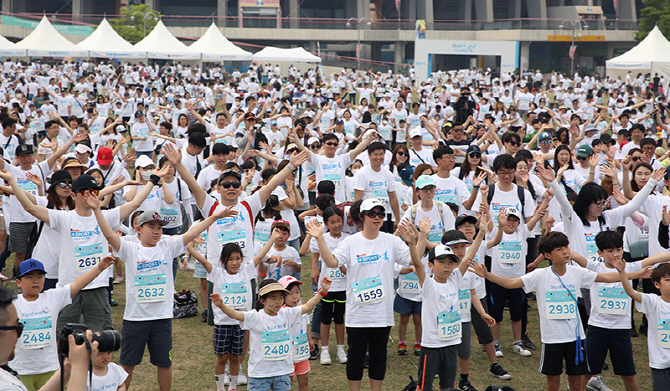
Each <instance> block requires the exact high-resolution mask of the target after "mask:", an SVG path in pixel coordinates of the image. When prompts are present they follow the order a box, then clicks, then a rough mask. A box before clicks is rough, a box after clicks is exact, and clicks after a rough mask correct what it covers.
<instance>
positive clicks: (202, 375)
mask: <svg viewBox="0 0 670 391" xmlns="http://www.w3.org/2000/svg"><path fill="white" fill-rule="evenodd" d="M308 260H309V257H307V258H306V259H305V258H304V259H303V272H302V275H303V276H309V275H310V266H311V262H309V261H308ZM8 264H9V270H11V263H10V262H8ZM192 273H193V272H191V271H185V270H179V272H178V274H177V283H176V288H177V289H178V290H181V289H191V290H194V291H195V292H197V293H198V294H199V282H198V279H195V278H193V274H192ZM304 279H305V280H307V279H309V277H306V278H304ZM7 285H8V286H9V287H11V288H12V289H16V284H14V283H10V284H7ZM310 285H311V284H310ZM124 288H125V287H124V285H123V284H121V285H115V286H114V297H115V298H116V299H117V300H118V301H119V306H118V307H114V310H113V313H112V316H113V319H114V325H115V326H116V327H117V328H120V327H121V324H122V318H123V308H124V304H125V289H124ZM311 295H312V292H311V288H310V287H309V285H307V284H305V289H303V301H305V300H307V299H309V297H311ZM530 304H531V306H532V307H533V308H532V310H531V311H530V312H529V314H528V318H529V325H528V334H529V336H530V338H531V340H533V342H535V343H536V344H537V345H538V348H540V346H541V344H540V330H539V317H538V314H537V309H536V308H537V307H536V303H535V302H531V303H530ZM508 315H509V314H508V313H507V312H506V313H505V317H506V319H508ZM635 318H636V324H637V325H639V324H640V322H641V318H642V315H641V314H640V313H636V314H635ZM397 323H398V316H397V315H396V325H397ZM172 327H173V382H172V389H173V390H178V391H182V390H184V391H186V390H216V386H215V382H214V358H215V356H214V351H213V346H212V328H211V327H210V326H207V324H205V323H202V322H201V321H200V317H199V316H198V317H192V318H186V319H175V320H174V321H173V323H172ZM472 334H473V335H472V337H473V342H472V355H471V364H470V381H471V383H472V384H473V385H474V386H475V387H476V388H477V389H478V390H480V391H483V390H484V389H485V388H486V387H487V386H489V385H492V384H494V385H499V386H503V385H507V386H510V387H513V388H514V389H515V390H516V391H531V390H532V391H536V390H544V389H545V379H544V377H543V376H542V375H541V374H540V373H539V372H538V367H539V363H540V351H539V350H536V351H533V356H532V357H521V356H519V355H516V354H514V353H512V349H511V344H512V340H513V338H512V335H511V334H512V331H511V327H510V323H509V321H508V320H506V321H504V322H503V323H502V327H501V337H500V340H501V346H502V349H503V352H504V354H505V357H503V358H501V359H500V360H499V362H500V364H501V365H502V366H503V368H505V370H507V371H508V372H509V373H510V374H511V375H512V380H509V381H503V380H498V379H496V378H494V377H492V376H490V375H489V374H488V368H489V363H488V360H487V358H486V355H485V353H484V352H482V351H481V350H480V347H479V345H478V343H477V338H476V334H475V333H474V330H473V332H472ZM413 336H414V328H413V325H412V323H411V321H410V325H409V327H408V330H407V338H406V340H407V344H408V345H410V344H411V343H413V340H414V339H413ZM330 338H331V339H330V341H331V344H330V346H331V349H330V351H331V357H332V361H333V364H332V365H330V366H321V365H320V364H319V361H318V360H316V361H310V365H311V367H312V369H311V372H310V379H309V380H310V388H311V389H312V390H318V391H330V390H348V385H347V379H346V373H345V367H346V366H345V365H343V364H340V363H339V362H338V361H337V360H336V358H335V352H336V350H335V336H334V330H331V337H330ZM632 340H633V350H634V355H635V358H636V360H635V361H636V366H637V370H638V379H639V383H640V390H649V391H651V389H652V387H651V374H650V369H649V367H648V362H649V361H648V358H647V346H646V343H647V341H646V338H645V337H643V336H640V337H638V338H633V339H632ZM397 343H398V330H397V327H394V328H393V329H392V331H391V338H390V339H389V343H388V364H387V371H386V379H385V381H384V386H383V389H384V390H393V391H396V390H397V391H400V390H402V389H403V388H404V387H405V386H406V385H407V384H408V382H409V376H412V377H414V378H415V379H416V378H417V372H418V361H419V360H418V357H415V356H413V355H411V353H410V355H408V356H398V355H397V354H396V349H397ZM409 348H410V351H411V345H410V346H409ZM114 359H115V361H117V362H118V353H115V355H114ZM607 362H608V363H609V364H610V369H609V370H608V371H604V373H603V378H604V379H605V381H606V382H607V383H606V384H607V385H608V386H609V387H610V388H612V389H613V390H615V391H619V390H624V386H623V383H622V381H621V380H620V378H619V377H618V376H614V374H613V373H612V369H611V367H612V363H611V360H609V358H608V360H607ZM245 373H246V362H245ZM566 385H567V377H565V376H564V377H563V379H562V387H561V390H565V389H566ZM131 389H132V390H135V391H149V390H151V391H154V390H157V389H158V387H157V383H156V371H155V368H154V367H153V366H152V365H151V364H150V362H149V355H148V352H147V353H145V356H144V360H143V362H142V364H141V365H139V366H138V367H137V368H136V369H135V372H134V374H133V383H132V386H131ZM293 389H294V390H297V389H298V387H297V383H296V384H295V385H294V387H293ZM363 389H364V390H365V389H369V383H368V382H367V379H365V378H364V382H363ZM434 389H438V382H437V381H436V382H435V386H434ZM238 390H246V387H245V386H239V387H238Z"/></svg>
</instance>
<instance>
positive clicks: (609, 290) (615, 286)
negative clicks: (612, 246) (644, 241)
mask: <svg viewBox="0 0 670 391" xmlns="http://www.w3.org/2000/svg"><path fill="white" fill-rule="evenodd" d="M586 268H587V269H589V270H591V271H592V272H595V273H616V272H617V271H616V269H610V268H608V267H606V266H605V263H604V262H596V261H592V260H590V259H589V260H588V262H587V264H586ZM640 270H642V262H640V261H638V262H632V263H629V262H626V273H634V272H639V271H640ZM589 292H590V294H591V314H590V316H589V325H590V326H596V327H601V328H605V329H620V330H624V329H629V328H630V317H631V311H630V307H631V305H632V303H633V302H632V300H633V299H631V298H630V297H629V296H628V295H627V294H626V292H625V291H624V289H623V284H621V283H620V282H614V283H604V282H596V283H595V284H594V285H593V286H592V287H591V289H590V290H589Z"/></svg>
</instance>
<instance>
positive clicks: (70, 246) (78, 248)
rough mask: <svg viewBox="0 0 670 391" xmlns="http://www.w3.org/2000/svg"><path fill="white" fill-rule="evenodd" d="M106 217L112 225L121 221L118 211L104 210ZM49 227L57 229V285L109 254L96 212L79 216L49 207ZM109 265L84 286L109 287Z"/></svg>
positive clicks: (67, 281)
mask: <svg viewBox="0 0 670 391" xmlns="http://www.w3.org/2000/svg"><path fill="white" fill-rule="evenodd" d="M102 214H103V216H105V220H107V221H108V222H109V225H111V226H112V228H114V227H116V226H118V225H120V224H121V221H120V214H121V212H120V210H119V208H114V209H111V210H103V211H102ZM45 226H50V227H52V228H54V229H55V230H56V231H57V232H58V240H59V242H60V246H59V249H60V251H59V254H58V259H59V260H60V262H59V263H58V286H64V285H66V284H69V283H71V282H72V281H74V280H76V279H77V278H78V277H79V276H81V275H82V274H84V273H86V272H87V271H89V270H91V269H93V268H94V267H95V266H96V265H97V264H98V263H99V262H100V261H101V260H102V259H103V258H104V257H106V256H108V255H110V254H109V243H108V242H107V239H106V238H105V235H103V234H102V231H100V227H99V226H98V221H97V220H96V219H95V215H94V214H93V213H91V215H90V216H80V215H79V214H78V213H77V212H76V211H74V210H72V211H62V210H52V209H50V210H49V223H45ZM111 275H112V268H107V270H106V271H104V272H102V273H100V275H99V276H98V277H96V279H95V280H93V281H92V282H91V283H90V284H88V285H87V286H86V288H84V290H86V289H96V288H102V287H107V286H109V277H111Z"/></svg>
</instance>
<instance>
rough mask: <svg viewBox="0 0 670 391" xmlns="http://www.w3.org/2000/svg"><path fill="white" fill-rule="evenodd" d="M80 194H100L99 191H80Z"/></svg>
mask: <svg viewBox="0 0 670 391" xmlns="http://www.w3.org/2000/svg"><path fill="white" fill-rule="evenodd" d="M80 193H81V194H84V195H86V194H93V195H95V196H97V195H98V194H100V191H98V190H82V191H80Z"/></svg>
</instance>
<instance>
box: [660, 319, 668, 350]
mask: <svg viewBox="0 0 670 391" xmlns="http://www.w3.org/2000/svg"><path fill="white" fill-rule="evenodd" d="M658 346H660V347H662V348H665V349H670V319H659V320H658Z"/></svg>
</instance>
